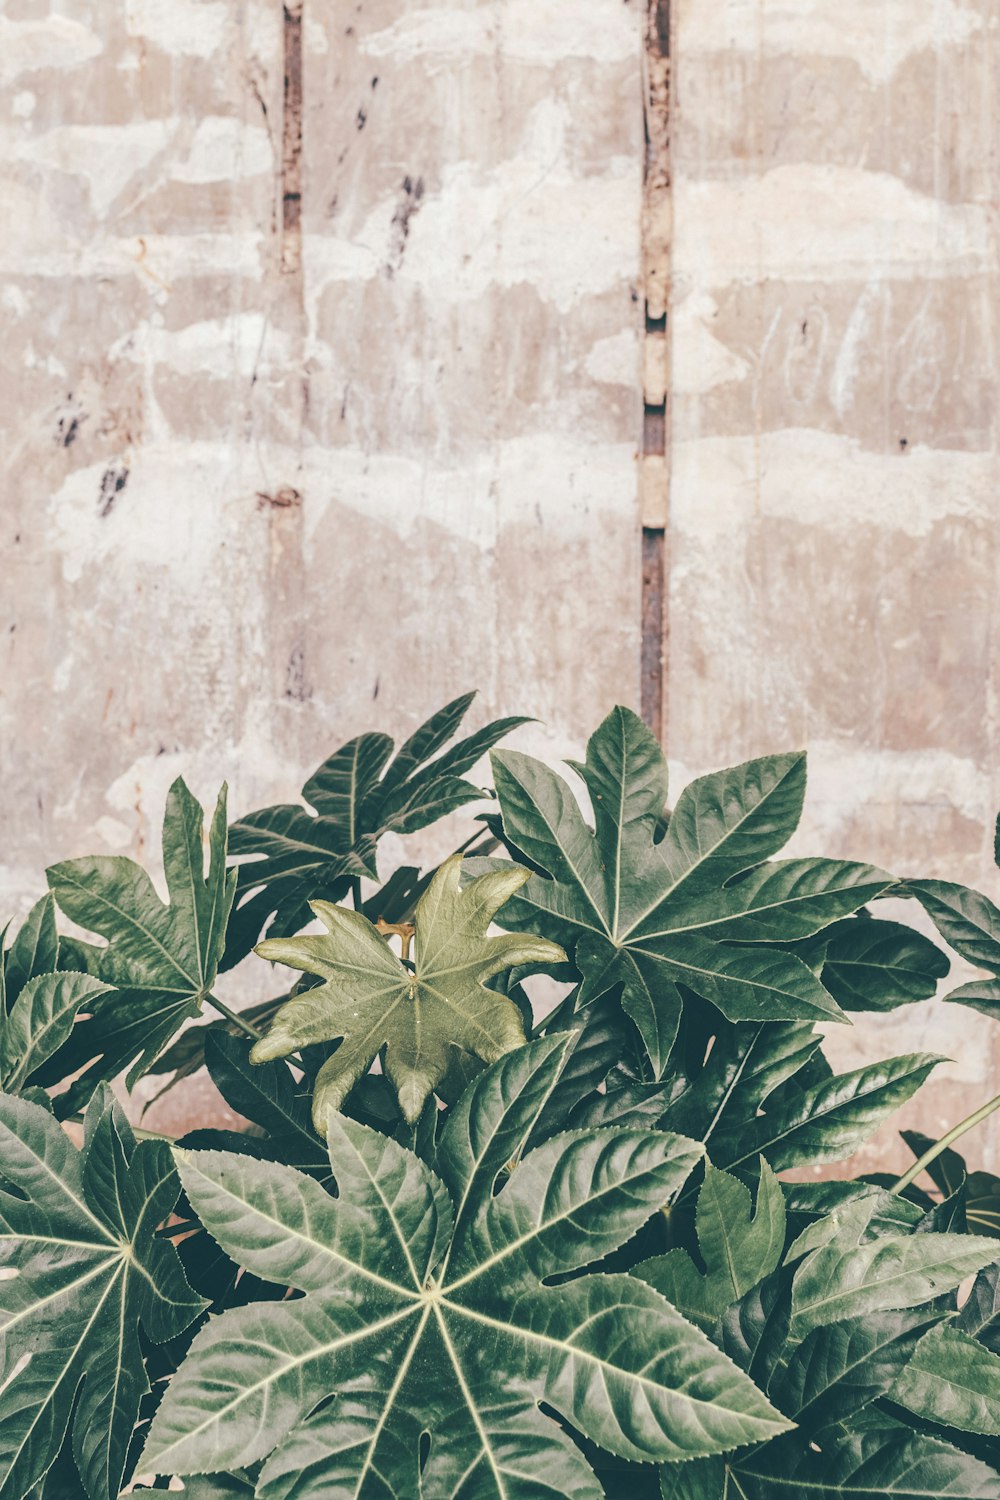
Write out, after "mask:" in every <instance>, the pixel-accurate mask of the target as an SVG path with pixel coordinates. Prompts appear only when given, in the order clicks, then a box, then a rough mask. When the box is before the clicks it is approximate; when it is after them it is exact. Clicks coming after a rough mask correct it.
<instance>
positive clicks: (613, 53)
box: [361, 0, 639, 67]
mask: <svg viewBox="0 0 1000 1500" xmlns="http://www.w3.org/2000/svg"><path fill="white" fill-rule="evenodd" d="M637 9H638V8H636V10H637ZM361 50H362V51H364V52H367V53H368V54H369V56H371V57H391V58H393V59H394V60H396V59H398V60H399V61H400V62H406V61H411V60H412V59H414V58H418V57H419V58H425V59H433V58H435V57H439V58H441V59H442V60H444V59H454V60H458V61H463V60H465V59H467V58H469V57H470V56H482V55H484V54H492V53H500V54H502V55H503V57H505V58H509V59H511V60H512V61H516V62H525V63H532V64H542V65H544V66H546V67H555V66H557V65H561V64H562V63H564V62H565V61H566V60H567V59H571V58H592V59H593V60H594V61H595V62H603V63H613V62H624V61H626V60H628V59H637V58H638V53H639V31H638V16H637V14H636V15H633V14H632V13H631V12H630V10H629V9H628V8H627V7H626V6H625V5H621V4H618V5H614V4H612V5H609V4H608V3H607V0H573V3H572V4H565V3H564V4H539V0H505V4H504V5H503V6H502V7H500V8H498V7H496V6H492V5H486V4H483V3H480V4H478V5H475V6H470V7H467V8H459V7H458V6H449V7H445V6H424V7H420V8H411V9H409V10H408V11H407V13H406V14H404V15H403V16H401V17H400V19H399V20H398V21H395V22H394V23H393V24H392V25H391V26H387V27H385V28H384V29H383V30H381V31H376V32H373V33H372V34H371V35H370V36H368V37H365V38H364V40H363V41H362V43H361Z"/></svg>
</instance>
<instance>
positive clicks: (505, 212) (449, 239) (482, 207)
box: [305, 99, 641, 314]
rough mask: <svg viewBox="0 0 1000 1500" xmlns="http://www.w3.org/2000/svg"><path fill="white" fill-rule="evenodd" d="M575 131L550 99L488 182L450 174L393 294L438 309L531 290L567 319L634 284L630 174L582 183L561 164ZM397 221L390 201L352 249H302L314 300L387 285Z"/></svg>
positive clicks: (410, 242)
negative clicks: (402, 291)
mask: <svg viewBox="0 0 1000 1500" xmlns="http://www.w3.org/2000/svg"><path fill="white" fill-rule="evenodd" d="M571 128H572V120H571V117H570V114H569V112H568V110H567V108H566V106H565V104H563V103H561V102H560V101H558V100H555V99H546V100H544V101H543V102H542V103H540V104H539V105H537V106H536V108H535V109H534V110H533V111H532V112H531V114H530V116H529V117H528V119H527V121H526V122H525V124H524V127H523V136H522V141H521V145H520V150H519V151H518V153H517V154H516V155H514V156H511V157H509V158H507V159H506V160H505V161H503V162H501V163H500V164H499V165H498V166H497V167H496V168H495V169H494V170H493V171H491V172H489V173H487V174H485V175H484V174H483V172H482V170H481V168H480V167H479V166H478V165H476V164H475V163H471V162H464V161H463V162H460V163H457V164H456V165H454V166H451V167H448V168H446V170H445V173H444V179H443V182H442V185H441V188H440V191H438V192H437V193H435V194H433V195H427V196H425V197H424V199H423V201H422V203H421V207H420V211H419V213H417V214H414V216H413V217H412V219H411V220H410V230H409V236H408V238H407V242H406V253H405V256H404V258H403V260H402V264H401V265H400V266H399V268H398V269H397V270H396V271H395V278H396V280H397V282H399V283H406V284H407V285H412V286H419V287H420V288H421V289H422V290H423V291H424V292H425V293H426V295H427V296H428V297H429V298H432V299H433V301H434V303H435V304H436V305H440V304H442V303H453V302H462V301H468V300H473V299H478V298H480V297H482V296H484V295H485V294H486V293H488V292H489V291H490V290H492V289H493V288H496V287H513V286H520V285H522V284H528V285H530V286H531V287H533V288H534V289H535V290H536V291H537V293H538V295H539V296H540V297H543V298H544V299H545V300H546V301H548V302H549V303H551V304H552V305H554V306H555V307H556V308H557V310H558V311H559V312H560V313H562V314H566V313H569V312H570V311H571V310H572V309H573V308H574V307H575V306H576V305H577V304H578V303H579V302H580V301H581V300H583V299H586V298H590V297H595V296H599V295H600V294H601V293H603V292H607V291H610V290H613V289H615V288H618V287H620V286H621V285H622V283H623V282H625V281H628V280H629V279H634V278H635V276H636V275H637V274H638V249H639V239H640V237H639V220H640V207H641V205H640V183H639V175H638V173H637V172H636V170H635V163H634V161H632V160H631V159H630V158H627V157H622V158H612V159H611V160H610V161H609V162H608V170H607V171H606V172H605V173H604V174H603V175H594V176H589V177H582V178H581V177H580V176H578V175H577V174H576V173H575V172H574V171H573V170H572V169H571V167H570V164H569V159H568V145H567V140H568V132H569V130H570V129H571ZM398 209H399V199H398V196H395V195H393V196H391V197H386V198H385V199H383V201H382V202H381V203H380V204H379V205H378V207H377V208H376V209H375V210H373V212H372V213H371V214H370V215H369V217H368V219H367V220H366V221H365V223H364V224H363V225H362V226H361V228H360V230H359V231H358V233H357V235H356V236H355V238H354V239H353V241H352V242H351V243H350V244H349V245H343V244H341V245H340V246H337V244H336V243H335V242H331V240H330V239H329V238H328V237H326V236H324V237H322V238H321V239H317V238H316V237H308V238H307V241H306V251H305V254H306V259H307V262H308V264H309V277H308V282H309V286H310V288H311V290H312V293H313V295H319V294H320V293H321V292H322V290H323V288H324V287H325V286H327V285H329V284H330V283H331V282H332V281H340V280H351V281H356V280H358V279H359V278H361V277H362V276H368V277H369V278H370V277H374V276H379V275H381V274H382V273H383V269H384V266H385V263H386V260H387V258H388V256H389V254H390V247H391V245H392V243H393V237H394V230H393V227H392V220H393V215H394V214H395V213H397V211H398Z"/></svg>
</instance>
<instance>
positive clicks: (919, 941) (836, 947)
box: [823, 917, 950, 1011]
mask: <svg viewBox="0 0 1000 1500" xmlns="http://www.w3.org/2000/svg"><path fill="white" fill-rule="evenodd" d="M823 940H824V943H825V961H824V965H823V983H824V984H825V985H826V987H827V989H828V990H829V991H830V993H831V995H833V997H834V999H835V1000H836V1001H837V1002H838V1003H839V1004H840V1005H842V1006H843V1008H844V1009H845V1010H863V1011H869V1010H874V1011H886V1010H894V1009H895V1008H896V1006H897V1005H912V1004H913V1003H914V1002H915V1001H918V1000H929V999H930V998H931V997H932V996H933V995H935V994H936V993H937V987H938V983H939V981H940V980H941V979H943V978H944V976H945V975H946V974H947V973H948V970H949V968H950V964H949V962H948V958H947V956H946V955H945V954H944V953H942V952H941V950H940V948H937V947H935V945H934V944H933V943H932V942H931V941H930V940H929V939H928V938H925V937H924V936H923V934H922V933H920V932H914V931H913V930H912V928H909V927H904V926H903V925H902V923H900V922H882V921H874V920H872V919H871V918H870V917H864V918H861V917H856V918H853V919H851V920H850V921H847V922H838V923H837V924H836V925H835V926H834V927H831V928H830V929H829V931H828V932H826V933H824V935H823Z"/></svg>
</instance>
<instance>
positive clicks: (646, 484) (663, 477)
mask: <svg viewBox="0 0 1000 1500" xmlns="http://www.w3.org/2000/svg"><path fill="white" fill-rule="evenodd" d="M670 86H671V78H670V0H647V3H646V29H645V47H644V50H643V95H644V97H643V114H644V119H645V132H646V153H645V167H644V173H643V215H642V265H643V300H644V304H645V314H646V323H645V329H646V332H645V349H644V360H643V440H642V460H641V462H642V474H641V494H642V502H641V508H642V609H641V622H642V660H641V674H640V681H641V689H640V706H641V711H642V716H643V719H644V720H645V722H646V723H647V724H648V725H649V727H650V729H652V731H653V733H654V734H655V735H656V737H657V739H658V740H659V741H660V743H661V744H665V743H666V735H667V680H666V678H667V636H668V629H669V619H668V591H667V579H668V569H667V526H668V520H669V506H670V464H669V454H670V431H669V427H670V409H669V396H668V389H667V386H668V379H669V367H670V345H669V297H670V242H671V229H672V223H671V211H672V195H671V163H670V93H671V87H670Z"/></svg>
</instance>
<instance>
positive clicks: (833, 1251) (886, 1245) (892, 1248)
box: [790, 1205, 996, 1338]
mask: <svg viewBox="0 0 1000 1500" xmlns="http://www.w3.org/2000/svg"><path fill="white" fill-rule="evenodd" d="M864 1206H865V1205H861V1207H862V1208H863V1207H864ZM868 1218H870V1212H869V1214H868V1215H867V1216H866V1217H864V1218H863V1219H862V1220H861V1224H862V1225H863V1227H867V1221H868ZM858 1228H859V1224H858V1222H855V1223H854V1224H848V1225H846V1226H845V1227H844V1228H843V1230H842V1231H841V1232H840V1233H839V1234H837V1236H836V1237H835V1238H834V1239H833V1240H832V1241H831V1243H829V1244H825V1245H821V1246H820V1247H819V1248H817V1249H816V1250H813V1251H812V1252H811V1253H810V1254H809V1255H808V1256H807V1257H806V1259H805V1260H804V1261H803V1262H802V1264H801V1266H800V1267H799V1269H798V1271H797V1272H796V1273H795V1280H794V1283H793V1287H792V1333H793V1335H795V1337H797V1338H805V1336H806V1334H807V1333H809V1331H810V1330H811V1329H813V1328H820V1327H823V1326H825V1325H826V1324H828V1323H838V1322H840V1321H841V1320H842V1319H844V1318H860V1317H863V1316H868V1315H870V1314H872V1313H876V1312H883V1311H889V1310H892V1309H895V1308H903V1307H915V1306H918V1305H919V1304H920V1303H922V1302H929V1301H930V1300H931V1299H932V1298H935V1297H940V1296H941V1295H942V1294H943V1293H945V1292H950V1291H953V1290H954V1289H955V1287H957V1286H959V1285H960V1284H961V1282H963V1281H964V1280H965V1278H966V1277H967V1276H973V1275H975V1274H976V1273H977V1272H978V1271H981V1270H982V1269H983V1267H984V1266H986V1265H989V1264H990V1262H991V1261H993V1260H994V1259H995V1258H996V1243H995V1241H993V1240H987V1239H981V1238H978V1237H976V1236H974V1235H963V1234H913V1235H908V1236H907V1235H885V1236H882V1237H880V1238H878V1239H873V1240H863V1241H862V1240H860V1239H859V1233H858ZM862 1232H863V1229H862ZM793 1249H794V1247H793ZM790 1253H791V1252H790Z"/></svg>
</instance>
